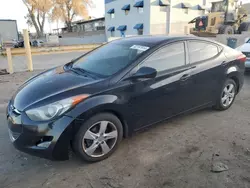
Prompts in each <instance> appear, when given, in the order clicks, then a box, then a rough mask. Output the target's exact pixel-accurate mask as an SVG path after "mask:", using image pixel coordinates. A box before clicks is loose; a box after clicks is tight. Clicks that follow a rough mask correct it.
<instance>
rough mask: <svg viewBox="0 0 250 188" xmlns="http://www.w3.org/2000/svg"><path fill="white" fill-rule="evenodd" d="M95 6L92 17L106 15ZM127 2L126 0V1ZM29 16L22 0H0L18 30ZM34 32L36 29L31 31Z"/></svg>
mask: <svg viewBox="0 0 250 188" xmlns="http://www.w3.org/2000/svg"><path fill="white" fill-rule="evenodd" d="M92 1H93V4H94V6H93V7H92V9H91V10H90V12H89V14H90V16H92V17H96V18H98V17H102V16H103V15H104V0H92ZM124 1H126V0H124ZM240 1H242V2H243V3H250V0H240ZM26 14H27V8H26V7H25V5H24V4H23V3H22V0H0V19H13V20H17V25H18V30H19V31H22V30H23V29H28V26H27V24H26V21H25V19H24V16H25V15H26ZM63 26H64V24H63V23H59V27H63ZM56 28H57V24H56V23H52V24H49V23H48V22H46V24H45V32H50V31H51V30H52V29H56ZM30 31H31V32H34V31H35V30H34V28H31V29H30Z"/></svg>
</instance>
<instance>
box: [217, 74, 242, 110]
mask: <svg viewBox="0 0 250 188" xmlns="http://www.w3.org/2000/svg"><path fill="white" fill-rule="evenodd" d="M236 94H237V84H236V83H235V81H234V80H232V79H230V78H229V79H227V80H226V82H225V84H224V85H223V87H222V89H221V92H220V96H218V98H217V102H216V105H215V106H214V108H215V109H216V110H220V111H223V110H227V109H228V108H230V107H231V106H232V104H233V102H234V100H235V97H236Z"/></svg>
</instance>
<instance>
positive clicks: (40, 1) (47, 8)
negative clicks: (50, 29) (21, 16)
mask: <svg viewBox="0 0 250 188" xmlns="http://www.w3.org/2000/svg"><path fill="white" fill-rule="evenodd" d="M22 1H23V3H24V5H25V6H26V7H27V10H28V14H27V15H26V16H25V19H26V22H27V24H28V25H29V26H33V27H34V28H35V30H36V33H37V36H38V37H40V36H43V34H44V24H45V20H46V18H48V19H49V20H50V21H59V20H60V21H62V22H64V23H65V25H66V26H67V29H68V31H69V32H71V31H72V21H73V19H74V18H75V17H76V16H81V17H83V18H87V17H88V7H91V5H92V1H91V0H22Z"/></svg>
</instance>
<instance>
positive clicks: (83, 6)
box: [52, 0, 92, 32]
mask: <svg viewBox="0 0 250 188" xmlns="http://www.w3.org/2000/svg"><path fill="white" fill-rule="evenodd" d="M91 5H92V1H91V0H54V6H53V10H52V17H53V20H58V19H59V20H62V21H63V22H64V23H65V25H66V26H67V28H68V31H69V32H72V21H73V19H74V18H75V16H81V17H83V18H88V6H91Z"/></svg>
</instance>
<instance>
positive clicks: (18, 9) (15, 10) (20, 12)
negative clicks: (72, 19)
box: [0, 0, 104, 32]
mask: <svg viewBox="0 0 250 188" xmlns="http://www.w3.org/2000/svg"><path fill="white" fill-rule="evenodd" d="M92 1H93V3H94V7H93V8H92V9H91V10H90V12H89V13H90V16H94V17H102V16H103V15H104V0H92ZM27 12H28V11H27V8H26V7H25V5H24V4H23V2H22V0H0V19H13V20H17V25H18V30H19V31H22V30H23V29H27V27H28V26H27V24H26V21H25V19H24V16H25V15H26V14H27ZM59 27H63V24H62V23H61V24H59ZM50 28H51V29H55V28H57V24H55V23H54V24H49V23H46V25H45V31H46V32H50ZM31 31H32V32H34V29H31Z"/></svg>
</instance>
